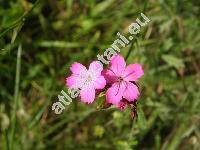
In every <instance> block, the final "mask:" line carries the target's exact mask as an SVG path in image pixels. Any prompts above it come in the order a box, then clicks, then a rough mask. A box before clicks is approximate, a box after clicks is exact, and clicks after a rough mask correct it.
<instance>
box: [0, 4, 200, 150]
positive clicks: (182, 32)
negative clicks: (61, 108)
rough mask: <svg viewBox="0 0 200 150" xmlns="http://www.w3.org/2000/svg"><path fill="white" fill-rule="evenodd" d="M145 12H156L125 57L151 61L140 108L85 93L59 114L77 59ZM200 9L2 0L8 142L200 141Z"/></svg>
mask: <svg viewBox="0 0 200 150" xmlns="http://www.w3.org/2000/svg"><path fill="white" fill-rule="evenodd" d="M141 12H143V13H145V14H146V15H147V16H148V17H149V18H150V19H151V22H150V23H149V24H148V25H147V26H146V27H144V28H142V30H141V33H140V35H138V36H137V41H138V44H134V47H133V48H132V49H131V53H130V55H129V57H128V60H127V63H136V62H138V63H141V64H142V65H143V66H144V70H145V75H144V76H143V78H142V79H141V80H140V81H139V86H140V89H141V97H140V99H139V100H138V118H137V119H135V120H132V119H131V116H130V110H126V111H124V112H122V111H119V110H118V109H107V110H97V109H96V107H97V105H98V104H97V101H100V100H96V102H95V103H94V104H93V105H85V104H82V103H80V102H79V100H78V99H77V100H73V102H72V103H71V104H70V105H69V106H68V107H67V108H66V110H65V112H64V113H62V114H61V115H55V114H54V112H53V111H52V110H51V106H52V104H53V103H54V102H56V101H57V100H58V98H57V96H58V94H60V91H61V90H65V91H66V90H67V89H66V87H65V77H66V76H68V75H69V74H70V72H69V67H70V65H71V64H72V63H73V62H75V61H77V62H81V63H83V64H85V65H88V64H89V63H90V62H91V61H92V60H95V59H96V55H97V54H101V53H103V51H104V50H105V49H106V48H108V47H109V46H110V44H112V42H113V41H114V40H115V39H117V36H116V33H117V32H118V31H119V32H120V33H123V34H124V35H127V27H128V26H129V25H130V24H131V23H132V22H135V19H136V18H137V17H139V16H140V13H141ZM199 16H200V1H197V0H148V1H145V0H37V1H35V0H30V1H28V0H1V1H0V127H1V128H0V150H4V149H7V150H9V149H15V150H31V149H36V150H40V149H56V150H63V149H116V150H129V149H152V150H160V149H162V150H165V149H166V150H176V149H181V150H191V149H195V150H198V149H200V128H199V127H200V92H199V90H200V52H199V51H200V34H199V29H200V28H199V27H200V17H199ZM129 49H130V46H128V47H126V48H123V49H121V54H122V55H124V56H126V55H127V53H128V51H129Z"/></svg>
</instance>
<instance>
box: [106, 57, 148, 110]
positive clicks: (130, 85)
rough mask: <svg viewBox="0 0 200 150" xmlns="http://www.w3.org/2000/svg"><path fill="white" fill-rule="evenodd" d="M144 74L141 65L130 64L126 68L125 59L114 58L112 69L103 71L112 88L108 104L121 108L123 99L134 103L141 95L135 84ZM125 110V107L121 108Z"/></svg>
mask: <svg viewBox="0 0 200 150" xmlns="http://www.w3.org/2000/svg"><path fill="white" fill-rule="evenodd" d="M143 74H144V72H143V69H142V67H141V65H140V64H130V65H128V66H127V67H126V62H125V60H124V58H123V57H122V56H120V55H116V56H114V57H113V58H112V59H111V61H110V67H109V69H107V70H104V71H103V75H104V77H105V79H106V81H107V83H108V84H110V85H111V87H110V88H109V89H108V91H107V92H106V100H107V102H108V103H111V104H114V105H116V106H118V107H120V106H121V105H122V104H123V103H121V102H122V99H123V98H124V99H126V100H127V101H128V102H134V101H135V100H136V99H137V98H138V96H139V95H140V93H139V90H138V87H137V86H136V85H135V84H134V82H135V81H137V80H138V79H139V78H140V77H141V76H143ZM120 108H123V107H120Z"/></svg>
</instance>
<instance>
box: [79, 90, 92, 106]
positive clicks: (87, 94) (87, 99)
mask: <svg viewBox="0 0 200 150" xmlns="http://www.w3.org/2000/svg"><path fill="white" fill-rule="evenodd" d="M80 96H81V101H82V102H84V103H92V102H93V101H94V99H95V89H94V87H92V86H87V87H85V88H83V89H81V91H80Z"/></svg>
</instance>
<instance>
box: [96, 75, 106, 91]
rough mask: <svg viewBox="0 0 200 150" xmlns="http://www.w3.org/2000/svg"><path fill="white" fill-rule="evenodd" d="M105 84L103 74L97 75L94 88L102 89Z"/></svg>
mask: <svg viewBox="0 0 200 150" xmlns="http://www.w3.org/2000/svg"><path fill="white" fill-rule="evenodd" d="M105 86H106V80H105V78H104V77H103V76H99V77H97V79H96V81H95V83H94V87H95V89H103V88H104V87H105Z"/></svg>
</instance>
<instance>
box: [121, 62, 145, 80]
mask: <svg viewBox="0 0 200 150" xmlns="http://www.w3.org/2000/svg"><path fill="white" fill-rule="evenodd" d="M143 75H144V71H143V69H142V66H141V65H140V64H131V65H128V66H127V67H126V69H125V71H124V73H123V77H124V80H125V81H136V80H137V79H139V78H140V77H141V76H143Z"/></svg>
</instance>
